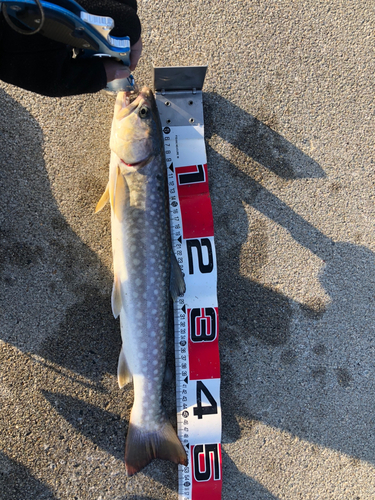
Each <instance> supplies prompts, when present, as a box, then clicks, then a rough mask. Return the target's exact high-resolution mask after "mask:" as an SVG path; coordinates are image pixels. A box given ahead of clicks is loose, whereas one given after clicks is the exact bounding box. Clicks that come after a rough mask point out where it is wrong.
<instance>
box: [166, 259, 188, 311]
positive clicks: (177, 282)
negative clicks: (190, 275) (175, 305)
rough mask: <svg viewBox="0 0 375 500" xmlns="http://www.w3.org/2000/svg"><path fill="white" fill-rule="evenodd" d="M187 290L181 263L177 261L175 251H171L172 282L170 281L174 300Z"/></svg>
mask: <svg viewBox="0 0 375 500" xmlns="http://www.w3.org/2000/svg"><path fill="white" fill-rule="evenodd" d="M185 291H186V285H185V280H184V276H183V274H182V271H181V268H180V265H179V263H178V262H177V259H176V256H175V254H174V252H173V251H171V282H170V292H171V296H172V299H173V301H174V302H175V301H176V300H177V297H178V296H179V295H183V294H184V293H185Z"/></svg>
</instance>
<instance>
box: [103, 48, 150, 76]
mask: <svg viewBox="0 0 375 500" xmlns="http://www.w3.org/2000/svg"><path fill="white" fill-rule="evenodd" d="M141 53H142V39H141V38H140V39H139V40H138V42H136V43H135V44H134V45H132V46H131V49H130V66H124V64H122V63H120V62H118V61H115V60H114V59H111V58H108V59H107V58H104V59H103V63H104V68H105V72H106V75H107V82H108V83H109V82H112V81H113V80H118V79H120V78H127V77H128V76H129V75H130V73H131V72H132V71H134V69H135V68H136V66H137V64H138V61H139V58H140V57H141Z"/></svg>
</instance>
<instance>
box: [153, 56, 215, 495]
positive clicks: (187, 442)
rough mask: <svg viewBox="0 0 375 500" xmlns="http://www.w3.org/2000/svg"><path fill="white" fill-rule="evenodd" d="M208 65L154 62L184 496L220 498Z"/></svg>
mask: <svg viewBox="0 0 375 500" xmlns="http://www.w3.org/2000/svg"><path fill="white" fill-rule="evenodd" d="M206 70H207V67H206V66H198V67H169V68H154V89H155V97H156V103H157V107H158V110H159V114H160V120H161V124H162V129H163V140H164V150H165V156H166V164H167V172H168V186H169V208H170V224H171V235H172V246H173V250H174V252H175V254H176V257H177V260H178V262H179V264H180V266H181V268H182V271H183V273H184V275H185V282H186V293H185V294H184V296H183V297H179V298H178V300H177V301H176V302H175V304H174V323H175V354H176V378H177V432H178V436H179V438H180V440H181V442H182V443H183V445H184V446H185V449H186V452H187V455H188V457H189V463H188V466H187V467H184V466H179V499H180V500H201V499H202V498H204V499H205V500H220V499H221V485H222V467H221V405H220V360H219V347H218V333H219V318H218V305H217V294H216V285H217V272H216V254H215V245H214V228H213V218H212V207H211V201H210V195H209V190H208V179H207V157H206V149H205V144H204V123H203V103H202V87H203V81H204V78H205V74H206Z"/></svg>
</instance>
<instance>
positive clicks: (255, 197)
mask: <svg viewBox="0 0 375 500" xmlns="http://www.w3.org/2000/svg"><path fill="white" fill-rule="evenodd" d="M0 102H1V107H2V111H3V113H4V116H6V120H5V122H6V125H4V126H3V127H2V126H1V125H0V134H1V140H2V144H3V147H2V149H1V151H0V163H1V169H0V183H1V191H2V196H3V203H2V205H1V207H0V259H1V260H0V280H1V282H2V286H1V292H0V294H1V301H2V312H1V314H2V318H1V321H2V334H1V338H2V340H3V341H5V342H8V343H11V344H12V345H14V346H16V347H17V348H19V349H20V350H22V351H25V352H31V353H35V354H39V355H40V356H42V357H43V358H45V359H48V360H49V361H51V362H54V363H56V364H58V365H61V366H63V367H65V368H69V369H71V370H73V371H75V372H77V373H79V374H82V375H84V376H85V377H87V378H89V379H90V380H92V381H93V382H95V383H96V384H97V387H98V390H101V383H100V381H101V379H102V376H103V374H105V373H110V374H115V372H116V367H117V357H118V352H119V348H120V334H119V325H118V323H117V322H116V321H114V320H113V317H112V314H111V309H110V290H111V286H112V276H111V274H110V273H109V272H108V270H107V269H105V268H104V266H102V264H101V262H100V260H99V259H98V257H97V256H96V255H95V254H94V253H93V252H92V251H91V250H90V249H89V248H88V247H87V246H86V245H85V244H83V242H82V241H81V240H80V239H79V238H78V237H77V235H76V234H75V233H74V232H73V231H72V230H71V228H70V227H69V225H68V224H67V223H66V221H65V219H64V218H63V217H62V215H61V213H60V211H59V208H58V206H57V204H56V202H55V200H54V197H53V195H52V192H51V187H50V183H49V178H48V175H47V172H46V169H45V165H44V160H43V154H42V148H41V144H42V142H43V138H42V132H41V130H40V128H39V125H38V124H37V123H36V122H35V120H34V119H33V118H32V117H31V116H30V114H29V113H28V112H27V111H26V110H25V109H23V108H22V106H20V105H19V104H18V103H16V102H15V101H13V100H12V99H11V98H10V97H9V96H8V95H6V94H5V93H4V92H2V91H1V93H0ZM228 116H230V117H231V122H230V123H228V121H227V119H226V117H228ZM205 120H206V131H207V138H208V142H209V143H210V139H212V137H214V136H215V134H216V135H218V136H220V137H221V138H223V139H225V141H226V142H227V144H228V145H229V146H228V147H229V148H230V147H231V146H233V147H234V148H235V149H236V150H237V151H240V153H241V154H243V155H245V156H246V157H247V158H248V161H247V162H246V163H245V164H244V165H243V166H242V168H239V167H238V165H234V164H233V163H231V162H230V161H228V160H226V159H225V158H223V157H222V156H221V155H220V154H219V153H217V152H216V151H215V150H213V149H211V148H210V147H209V148H208V165H209V175H210V183H211V192H212V200H213V208H214V214H215V228H216V248H217V258H218V270H219V271H218V273H219V274H218V281H219V287H218V295H219V305H220V316H221V319H222V320H223V323H224V324H227V325H230V326H231V329H230V330H228V329H225V328H223V329H222V335H221V350H222V351H226V350H230V349H232V348H233V346H234V347H235V349H236V350H237V351H240V350H241V349H242V348H243V346H246V345H247V344H248V342H249V339H250V338H255V339H257V340H258V341H259V342H260V344H262V345H266V346H268V347H269V349H270V350H271V351H270V352H271V354H270V365H269V382H267V383H265V384H264V386H263V389H262V390H263V393H262V396H263V397H264V398H265V399H267V400H268V399H272V400H275V401H276V404H278V405H279V406H278V410H277V412H276V416H275V417H272V418H271V417H266V416H265V417H262V416H261V415H260V413H259V411H258V410H257V411H254V413H253V412H252V400H251V394H250V393H249V394H247V393H246V394H243V395H241V394H240V393H239V389H238V379H237V377H236V373H237V366H233V365H232V364H228V363H224V364H223V372H222V388H223V390H222V408H223V427H224V434H225V435H226V436H227V437H228V439H229V440H236V439H238V438H239V437H240V435H241V429H240V428H239V426H238V425H237V422H236V419H235V417H236V416H241V417H244V418H245V419H247V420H248V421H249V422H250V423H251V422H252V421H256V420H260V419H262V418H264V420H265V421H266V422H267V423H269V424H270V425H274V426H276V427H277V426H279V427H281V428H283V429H286V430H289V431H290V432H292V433H294V434H296V435H298V436H301V437H303V438H304V439H307V440H312V441H315V442H317V443H319V444H321V445H323V446H327V447H330V448H334V449H337V450H341V451H343V452H345V453H349V454H353V455H355V456H357V457H359V458H363V459H366V460H370V461H372V462H374V461H375V456H374V451H373V450H374V448H373V447H369V446H368V445H367V443H368V437H367V436H366V435H365V433H363V432H362V431H361V430H360V425H358V427H354V428H353V427H352V429H351V432H352V433H353V432H354V434H355V438H356V439H354V440H353V439H352V440H348V439H346V438H347V433H345V432H342V433H341V434H335V432H333V431H334V429H335V428H336V426H337V420H335V419H333V420H332V414H331V413H329V412H328V407H327V408H326V407H324V405H325V403H326V401H327V398H328V399H329V398H331V399H332V395H330V394H331V393H330V392H329V387H328V386H329V376H330V373H331V372H332V373H334V375H335V377H336V380H337V385H338V389H339V390H344V391H346V392H345V393H344V394H341V393H340V392H335V397H336V398H337V400H336V401H334V400H333V399H332V401H331V402H332V403H333V404H335V405H340V403H341V402H342V401H345V405H346V406H345V408H346V411H349V413H350V412H352V413H353V419H354V418H355V404H356V403H355V404H354V403H350V400H351V397H352V396H353V394H354V393H355V392H356V389H358V387H356V385H355V378H356V375H355V374H354V373H351V371H350V370H351V368H348V366H346V365H347V364H349V365H350V367H352V366H353V364H352V363H351V362H350V363H349V362H348V359H347V355H346V353H344V352H342V351H343V350H344V349H347V346H348V344H347V342H343V338H342V337H341V338H335V335H337V332H341V333H340V335H341V336H345V337H348V336H350V335H352V338H350V345H354V343H355V342H356V341H358V340H359V337H358V336H359V334H358V328H357V326H358V323H360V324H361V326H362V329H361V332H362V334H361V337H360V346H361V347H360V348H358V349H363V350H364V351H366V349H367V351H368V349H370V348H371V349H373V348H374V346H373V335H372V333H371V325H373V324H374V320H375V317H374V313H373V311H372V309H373V308H372V307H371V304H372V298H373V296H374V295H375V285H374V283H375V272H374V271H373V269H374V267H373V261H374V256H373V254H372V252H370V251H369V250H368V249H366V248H364V247H361V246H355V245H349V244H344V243H336V244H335V242H333V241H332V240H330V239H329V238H327V237H326V236H325V235H323V234H322V233H321V232H319V231H318V230H317V229H316V228H315V227H314V226H312V225H311V224H309V223H308V222H307V221H305V220H304V219H303V218H302V217H300V216H299V215H298V214H296V213H295V212H293V211H292V210H291V209H290V208H289V207H288V206H287V205H285V204H284V203H283V202H282V201H280V200H279V199H278V198H277V197H276V196H275V195H273V194H272V193H270V192H268V191H267V190H265V189H264V188H263V187H262V186H261V184H260V183H259V182H258V180H257V175H258V174H257V169H258V166H257V165H258V164H259V165H261V166H262V167H263V168H266V169H268V170H269V171H270V173H271V174H272V175H276V176H277V177H278V178H279V181H280V182H281V183H284V182H293V180H294V179H301V178H306V179H311V178H319V177H323V176H324V172H323V170H322V168H321V167H320V166H319V165H318V164H316V162H314V161H313V160H312V159H311V158H309V157H308V156H306V155H305V154H304V153H302V152H301V151H299V150H298V149H297V148H295V146H293V145H292V144H290V143H289V142H288V141H286V140H285V139H284V138H283V137H282V136H281V135H279V134H278V133H277V131H275V130H272V128H270V127H269V126H267V125H266V124H265V123H269V125H270V126H271V127H272V126H274V127H276V125H277V121H275V120H276V119H275V118H274V117H272V116H271V117H270V119H269V121H268V122H267V120H265V119H264V123H263V122H262V121H261V120H259V119H257V118H255V117H253V116H250V115H248V114H247V113H245V112H244V111H243V110H241V109H240V108H238V107H236V106H234V105H233V104H231V103H230V102H228V101H226V100H225V99H223V98H221V97H220V96H218V95H215V94H207V95H205ZM233 151H234V150H233ZM77 175H79V174H77ZM262 175H263V174H262ZM97 195H98V198H99V197H100V195H101V193H100V192H98V193H97ZM243 202H245V203H247V204H250V205H252V206H254V207H256V209H257V210H259V211H260V212H261V213H263V214H264V215H265V216H267V217H269V218H271V219H273V220H274V221H275V222H276V223H277V224H280V225H281V226H282V227H284V228H285V229H287V230H288V231H289V232H290V234H291V235H292V236H293V238H294V239H295V240H296V241H298V243H300V244H301V245H303V246H305V247H306V248H308V249H309V250H310V251H311V252H313V253H315V254H316V255H317V256H318V257H320V258H321V259H322V260H324V261H325V262H326V268H325V271H324V274H323V275H322V276H321V282H322V285H323V286H324V288H325V290H326V291H327V293H328V294H329V295H330V297H331V300H332V306H331V307H330V309H329V310H328V311H324V310H321V309H320V308H319V306H315V305H314V304H313V305H309V304H307V305H306V304H305V305H301V304H293V303H292V302H291V301H290V299H288V298H287V297H285V296H284V295H282V294H280V293H277V292H275V291H274V290H271V289H268V288H266V287H264V286H261V285H259V284H258V283H256V282H255V281H253V280H252V279H249V278H247V277H244V276H241V275H240V274H239V262H240V251H241V248H242V246H243V245H244V243H246V242H247V241H248V235H249V231H250V246H249V253H248V258H249V262H250V267H251V269H252V273H255V275H256V273H257V272H258V271H260V270H261V268H262V266H263V265H264V262H265V261H266V260H265V259H267V234H266V230H265V228H264V227H263V226H262V224H261V223H260V222H259V221H254V222H251V223H250V227H249V222H248V218H247V215H246V213H245V211H244V208H243V204H242V203H243ZM369 270H370V271H369ZM253 275H254V274H253ZM365 278H366V279H365ZM365 282H366V283H367V285H366V287H365V286H364V284H363V283H365ZM369 283H370V286H369ZM352 297H355V300H354V301H353V300H351V298H352ZM348 300H349V303H350V304H349V310H348V309H347V306H348ZM296 308H297V310H298V311H299V312H298V314H301V317H304V318H307V319H308V320H309V321H310V322H311V324H312V325H313V328H314V329H316V330H319V329H320V330H321V333H322V339H324V338H325V339H326V340H322V341H321V342H320V344H321V345H320V348H319V349H320V352H321V356H326V357H325V358H324V359H323V358H322V357H321V358H319V359H320V364H321V366H320V365H319V363H318V362H314V364H313V363H312V367H311V373H310V375H311V376H310V379H311V380H310V382H309V383H310V385H308V386H307V387H306V388H305V389H304V390H302V389H300V388H298V387H297V388H294V389H293V390H294V393H293V394H294V396H295V399H294V400H293V401H294V404H295V405H296V408H293V406H292V407H288V408H286V407H285V406H284V405H285V404H286V403H284V400H283V397H284V396H283V394H284V393H283V392H282V391H281V390H280V392H279V393H277V391H275V386H276V387H278V385H280V384H283V383H284V379H281V380H279V379H278V377H277V376H275V375H274V372H273V365H274V364H275V363H276V361H277V362H278V360H279V357H280V356H281V362H282V359H284V360H285V365H288V366H293V365H298V363H299V360H298V356H297V355H294V354H293V352H294V351H293V346H291V345H290V325H291V320H292V314H294V312H293V311H295V310H296ZM341 309H342V310H343V315H342V318H343V320H342V321H343V324H342V325H336V327H335V328H334V329H333V330H332V329H331V330H329V329H328V334H327V331H326V330H325V327H324V322H323V319H324V320H325V321H327V322H328V323H329V322H331V323H332V322H334V321H335V318H337V317H339V316H340V310H341ZM364 311H365V318H364V317H363V312H364ZM348 317H350V318H351V322H349V325H348V323H347V321H346V319H347V318H348ZM350 328H351V329H352V331H351V333H350V332H349V330H350ZM353 332H354V333H353ZM324 335H326V337H324ZM327 337H328V338H327ZM357 337H358V338H357ZM335 347H336V348H337V349H338V350H339V352H340V353H341V352H342V356H341V357H340V358H339V359H340V360H341V361H342V363H341V364H340V363H339V364H337V366H335V367H332V366H331V365H330V362H329V357H330V355H331V350H332V349H334V348H335ZM316 350H317V351H316V352H318V342H317V343H316ZM288 352H289V354H290V355H287V354H288ZM283 353H284V358H282V355H283ZM285 353H286V354H285ZM357 354H358V355H359V354H360V353H357ZM355 355H356V353H353V356H355ZM172 356H173V354H172V352H171V350H169V364H171V357H172ZM273 356H274V357H273ZM335 356H336V357H337V353H336V354H335ZM345 360H346V361H345ZM341 361H340V362H341ZM301 363H302V361H301ZM241 366H242V369H243V367H244V360H241ZM314 370H315V371H314ZM319 370H320V371H319ZM330 370H331V371H330ZM251 371H252V364H251V363H250V362H249V366H248V370H247V373H248V377H249V380H250V381H251V382H252V383H254V384H256V381H254V380H253V379H251V377H252V375H251ZM371 373H372V374H373V370H372V371H371ZM314 384H315V385H314ZM252 387H254V385H252V384H250V389H251V388H252ZM250 389H249V390H250ZM361 390H363V391H365V393H366V394H367V395H368V392H369V388H368V387H362V388H361ZM299 391H302V392H299ZM350 391H351V392H350ZM371 394H372V393H371ZM45 397H46V398H47V399H50V395H49V393H48V392H46V393H45ZM51 397H52V396H51ZM54 398H56V395H55V394H54ZM59 398H60V403H61V407H62V408H63V410H62V414H63V415H64V417H65V418H66V419H67V421H68V422H69V423H70V424H72V425H73V426H74V427H75V428H76V429H77V430H79V432H82V433H83V434H84V435H85V436H86V437H88V438H89V439H91V440H93V441H94V442H96V443H97V444H98V445H99V446H100V447H102V448H103V449H105V450H106V451H107V452H108V453H110V454H112V455H113V456H115V457H116V458H118V457H119V455H120V454H121V451H117V450H115V449H114V448H115V446H114V441H113V439H115V438H112V436H115V435H116V432H121V433H124V431H125V424H124V423H123V422H120V421H118V420H116V417H114V416H113V415H112V414H111V413H110V412H104V413H103V410H100V409H98V408H95V407H91V406H90V405H87V404H86V403H82V402H81V403H82V405H83V406H82V405H81V407H80V408H78V413H77V402H76V401H74V400H73V398H71V397H70V396H67V395H63V394H62V395H60V396H59ZM173 399H174V398H173V397H172V396H170V395H168V396H167V397H166V399H165V401H166V407H167V412H168V413H170V412H171V410H173V408H174V402H173ZM306 400H309V401H312V404H315V405H318V406H319V407H322V406H323V407H324V408H323V410H322V411H323V413H322V414H321V415H320V417H319V416H317V417H315V416H314V415H313V414H309V413H307V414H305V415H304V416H303V419H302V421H301V419H300V418H299V416H300V409H299V408H297V406H298V405H299V404H300V403H301V402H305V401H306ZM287 403H288V404H289V403H290V401H289V400H287ZM234 409H235V410H234ZM372 411H373V410H372ZM81 412H82V414H84V416H85V419H86V420H87V422H89V421H90V419H92V421H93V423H92V424H87V426H86V424H85V425H84V426H82V424H81V421H80V420H79V419H80V418H81V417H82V414H81ZM370 413H371V412H370ZM322 415H323V416H322ZM297 416H298V418H297ZM284 417H287V418H284ZM318 417H319V418H318ZM370 417H371V418H374V422H375V417H374V416H373V415H372V413H371V415H370ZM370 417H369V418H370ZM366 418H367V417H366ZM317 419H318V420H319V423H317V422H318V420H317ZM99 421H102V424H101V425H102V426H103V425H105V426H108V431H107V430H106V431H105V433H107V434H105V435H106V436H107V437H105V436H104V435H103V436H97V435H96V437H94V433H93V431H92V428H90V425H92V427H94V426H95V425H96V423H97V422H99ZM353 429H354V431H353ZM103 432H104V431H103ZM165 467H167V466H164V465H161V470H163V471H164V469H165ZM154 469H155V467H154V466H153V465H151V466H150V469H146V471H145V473H146V474H150V475H151V476H153V477H154V472H153V471H154ZM167 469H168V470H167ZM167 469H165V470H166V474H167V476H168V477H169V473H172V472H173V470H174V469H172V468H170V469H169V468H168V467H167ZM148 470H149V471H150V472H147V471H148ZM224 474H225V476H226V478H225V479H224V482H225V483H226V484H227V485H228V484H232V485H235V484H236V483H237V482H238V483H241V484H243V485H244V488H247V489H248V492H249V498H251V495H252V494H253V496H254V498H257V494H258V496H259V498H262V499H263V498H264V499H270V500H271V499H272V498H273V497H272V496H271V495H270V494H269V493H268V492H266V491H265V490H263V488H262V487H261V486H259V485H258V484H257V483H256V482H255V481H253V480H252V479H250V478H247V477H246V476H245V475H244V474H242V473H240V472H239V471H238V470H237V469H236V466H235V464H233V462H231V460H230V458H229V457H224ZM155 477H156V476H155ZM157 477H158V480H161V481H163V479H160V475H158V476H157ZM30 481H31V482H32V481H34V480H30ZM24 484H25V495H26V496H29V497H30V498H31V497H33V498H34V497H35V498H36V497H38V498H43V496H40V495H39V494H38V495H35V494H33V495H27V488H28V486H27V484H28V483H27V482H26V483H24ZM30 484H31V483H30ZM33 485H34V486H33V488H34V490H33V491H35V492H37V491H39V489H38V488H41V490H40V491H42V492H43V487H42V486H41V485H40V484H37V482H35V484H34V483H33ZM226 487H227V486H226Z"/></svg>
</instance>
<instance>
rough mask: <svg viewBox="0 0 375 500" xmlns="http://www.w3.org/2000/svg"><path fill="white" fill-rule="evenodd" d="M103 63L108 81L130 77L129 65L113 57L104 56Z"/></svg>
mask: <svg viewBox="0 0 375 500" xmlns="http://www.w3.org/2000/svg"><path fill="white" fill-rule="evenodd" d="M103 64H104V69H105V72H106V75H107V83H109V82H112V81H113V80H118V79H119V78H128V76H129V75H130V73H131V71H130V68H129V66H125V65H124V64H122V63H121V62H118V61H115V60H114V59H112V58H108V59H107V58H104V59H103Z"/></svg>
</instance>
